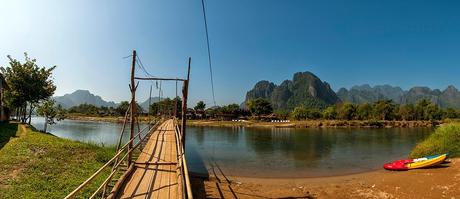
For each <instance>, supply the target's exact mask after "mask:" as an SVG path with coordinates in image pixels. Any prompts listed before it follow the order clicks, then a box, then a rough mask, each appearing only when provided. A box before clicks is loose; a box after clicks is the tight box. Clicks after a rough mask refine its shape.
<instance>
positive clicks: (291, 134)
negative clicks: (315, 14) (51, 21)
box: [32, 118, 432, 178]
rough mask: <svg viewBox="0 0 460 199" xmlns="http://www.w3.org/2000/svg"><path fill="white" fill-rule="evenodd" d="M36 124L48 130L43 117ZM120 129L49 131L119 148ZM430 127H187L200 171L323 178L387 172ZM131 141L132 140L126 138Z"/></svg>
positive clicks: (76, 125) (63, 124)
mask: <svg viewBox="0 0 460 199" xmlns="http://www.w3.org/2000/svg"><path fill="white" fill-rule="evenodd" d="M32 123H33V125H34V126H35V127H36V128H38V129H42V128H43V118H34V119H33V121H32ZM120 129H121V125H120V124H114V123H106V122H86V121H75V120H64V121H60V122H59V123H58V124H55V125H52V126H51V127H50V128H49V131H50V132H51V133H52V134H54V135H56V136H59V137H63V138H68V139H72V140H78V141H83V142H93V143H98V144H104V145H105V146H108V145H115V143H116V142H117V140H118V136H119V133H120ZM431 132H432V129H431V128H411V129H409V128H405V129H403V128H390V129H364V128H363V129H359V128H353V129H316V128H312V129H291V128H286V129H279V128H271V129H270V128H242V127H235V128H229V127H188V132H187V138H186V152H187V163H188V164H189V167H190V170H191V171H192V172H196V173H207V171H208V170H210V168H211V167H210V165H211V164H213V165H216V164H217V165H219V167H220V168H221V169H222V171H223V172H224V173H225V174H226V175H230V176H232V175H233V176H247V177H272V178H273V177H275V178H295V177H318V176H335V175H345V174H351V173H359V172H365V171H371V170H376V169H380V168H382V165H383V164H384V163H386V162H389V161H391V160H394V159H400V158H405V157H407V155H408V153H409V152H410V150H411V149H412V148H413V147H414V145H415V144H416V143H417V142H420V141H421V140H423V139H424V138H425V137H427V136H428V135H429V134H430V133H431ZM124 140H125V141H127V140H128V139H127V137H126V138H125V139H124Z"/></svg>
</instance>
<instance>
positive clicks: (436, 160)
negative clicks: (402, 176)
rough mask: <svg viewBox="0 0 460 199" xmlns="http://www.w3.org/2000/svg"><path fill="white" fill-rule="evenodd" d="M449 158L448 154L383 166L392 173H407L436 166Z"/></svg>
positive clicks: (398, 161) (399, 161)
mask: <svg viewBox="0 0 460 199" xmlns="http://www.w3.org/2000/svg"><path fill="white" fill-rule="evenodd" d="M447 157H448V153H444V154H439V155H432V156H426V157H422V158H417V159H405V160H396V161H394V162H391V163H387V164H384V165H383V168H385V169H387V170H392V171H407V170H410V169H419V168H426V167H432V166H436V165H438V164H441V163H443V162H444V160H446V158H447Z"/></svg>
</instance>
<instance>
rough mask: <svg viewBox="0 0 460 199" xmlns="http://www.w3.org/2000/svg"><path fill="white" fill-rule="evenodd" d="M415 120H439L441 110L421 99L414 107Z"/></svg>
mask: <svg viewBox="0 0 460 199" xmlns="http://www.w3.org/2000/svg"><path fill="white" fill-rule="evenodd" d="M415 113H416V118H417V120H439V119H441V118H442V110H441V109H440V108H439V107H438V106H437V105H435V104H433V103H431V102H430V101H429V100H427V99H422V100H420V101H418V102H417V105H416V106H415Z"/></svg>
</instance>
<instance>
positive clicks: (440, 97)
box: [337, 84, 460, 108]
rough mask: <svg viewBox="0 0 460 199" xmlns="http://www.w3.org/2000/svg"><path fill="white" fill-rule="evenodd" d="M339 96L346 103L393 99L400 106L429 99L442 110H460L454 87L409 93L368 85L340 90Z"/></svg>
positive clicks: (411, 90) (397, 88) (418, 90)
mask: <svg viewBox="0 0 460 199" xmlns="http://www.w3.org/2000/svg"><path fill="white" fill-rule="evenodd" d="M337 96H338V97H339V98H340V99H341V100H342V101H346V102H352V103H357V104H361V103H366V102H368V103H372V102H375V101H378V100H383V99H391V100H393V101H394V102H395V103H398V104H414V103H417V101H419V100H421V99H428V100H430V101H431V102H433V103H435V104H437V105H438V106H440V107H442V108H460V92H459V91H458V89H457V88H455V87H454V86H452V85H451V86H448V87H447V88H446V89H445V90H443V91H441V90H439V89H433V90H432V89H430V88H428V87H420V86H417V87H413V88H411V89H409V90H407V91H405V90H403V89H401V88H400V87H393V86H390V85H383V86H374V87H371V86H369V85H367V84H364V85H361V86H354V87H352V88H351V89H350V90H347V89H345V88H341V89H339V91H338V92H337Z"/></svg>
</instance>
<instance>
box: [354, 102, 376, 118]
mask: <svg viewBox="0 0 460 199" xmlns="http://www.w3.org/2000/svg"><path fill="white" fill-rule="evenodd" d="M372 111H373V109H372V106H371V105H370V104H369V103H364V104H360V105H358V108H356V119H358V120H367V119H371V118H372Z"/></svg>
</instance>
